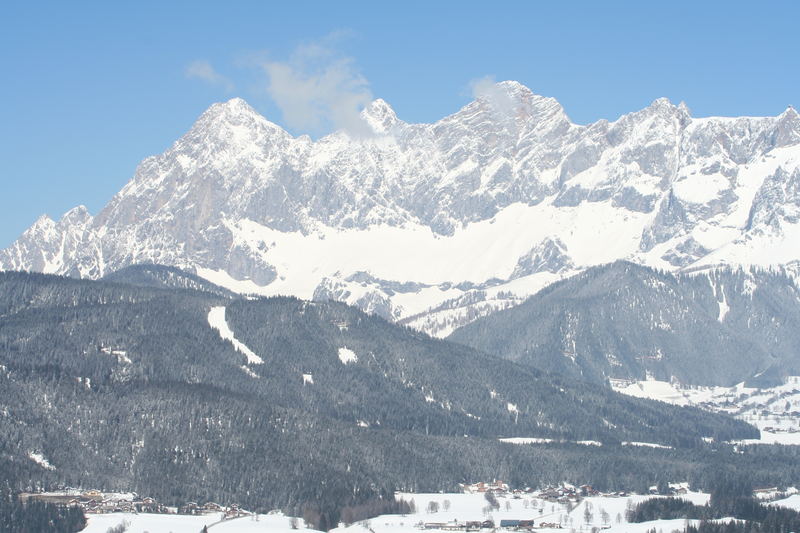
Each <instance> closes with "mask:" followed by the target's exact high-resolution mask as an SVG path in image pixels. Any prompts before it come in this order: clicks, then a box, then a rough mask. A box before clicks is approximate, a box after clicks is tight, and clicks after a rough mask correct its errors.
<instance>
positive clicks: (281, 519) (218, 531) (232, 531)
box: [82, 513, 316, 533]
mask: <svg viewBox="0 0 800 533" xmlns="http://www.w3.org/2000/svg"><path fill="white" fill-rule="evenodd" d="M88 518H89V521H88V522H89V523H88V525H87V526H86V528H85V529H84V530H83V532H82V533H106V532H107V531H108V529H109V528H112V527H116V526H117V525H119V524H121V523H123V522H127V523H128V529H127V530H126V533H168V532H171V533H200V531H201V530H202V529H203V527H204V526H208V531H209V532H210V533H266V532H270V533H297V532H301V531H316V530H312V529H309V528H306V527H305V524H304V522H303V520H302V519H298V522H299V529H292V526H291V518H290V517H288V516H284V515H282V514H278V515H272V514H270V515H255V516H243V517H241V518H232V519H229V520H226V521H220V515H219V514H211V515H205V516H188V515H167V514H147V513H141V514H133V513H110V514H96V515H88Z"/></svg>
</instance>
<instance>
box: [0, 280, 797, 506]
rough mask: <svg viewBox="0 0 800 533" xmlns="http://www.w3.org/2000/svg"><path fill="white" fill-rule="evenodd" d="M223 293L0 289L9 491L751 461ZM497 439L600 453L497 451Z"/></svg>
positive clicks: (582, 397) (692, 417)
mask: <svg viewBox="0 0 800 533" xmlns="http://www.w3.org/2000/svg"><path fill="white" fill-rule="evenodd" d="M144 270H146V271H152V267H145V268H144ZM169 272H170V275H169V276H167V277H168V278H169V280H171V281H170V283H172V284H173V286H179V287H182V286H185V285H186V281H185V280H182V279H181V276H180V273H179V272H177V271H174V270H170V271H169ZM128 274H131V272H129V273H128ZM140 274H141V273H137V274H136V275H133V276H130V277H131V278H132V279H135V280H136V279H139V278H140ZM124 278H125V276H120V277H118V279H124ZM186 279H190V278H186ZM206 289H210V288H209V287H206ZM223 292H224V291H216V290H206V291H198V290H193V289H180V288H152V287H143V286H140V284H138V283H137V284H136V285H129V284H123V283H113V282H108V281H80V280H75V279H68V278H61V277H56V276H49V275H42V274H27V273H14V272H6V273H0V365H2V366H1V367H0V463H1V464H0V470H2V471H3V472H4V476H6V477H7V480H8V482H9V483H10V484H11V485H12V486H14V487H17V488H21V489H26V488H35V487H37V486H38V487H45V486H47V487H53V486H58V485H70V486H82V487H100V488H104V489H121V490H135V491H137V492H139V493H141V494H151V495H154V496H157V497H159V498H160V499H162V500H163V501H165V502H170V501H171V502H176V501H180V500H187V499H191V500H204V499H213V500H216V501H226V502H233V501H238V502H239V503H244V504H247V505H250V506H252V507H258V506H265V507H269V506H278V505H291V504H293V503H300V502H307V501H316V502H336V503H337V504H344V503H349V502H351V501H354V500H359V499H365V498H367V497H370V496H374V495H375V494H377V493H381V492H383V493H387V492H388V491H391V490H393V489H419V490H439V489H452V488H455V484H456V483H457V482H459V481H469V480H477V479H488V478H491V477H503V478H504V479H510V480H513V481H515V482H516V483H519V484H537V483H538V482H545V481H552V482H557V481H562V480H564V479H574V480H575V481H580V480H588V481H592V482H595V483H596V484H597V485H598V486H603V485H610V484H625V483H630V482H631V481H632V480H639V481H644V480H646V479H649V477H648V476H653V477H655V476H656V475H657V473H656V471H657V470H661V471H671V472H674V473H675V474H676V475H678V476H680V475H684V476H688V474H689V473H690V472H692V471H693V470H696V469H697V468H700V466H699V465H700V464H704V465H706V466H702V468H706V467H707V465H713V464H715V462H718V461H723V462H725V461H729V460H730V461H733V460H741V461H746V458H742V456H738V455H732V454H728V453H723V452H719V453H714V454H712V453H711V452H709V451H707V450H706V449H705V448H703V445H702V443H701V437H706V436H711V437H714V438H715V439H717V440H718V441H721V440H725V439H732V438H749V437H754V436H756V431H755V429H754V428H752V427H751V426H748V425H746V424H745V423H743V422H740V421H736V420H733V419H731V418H728V417H725V416H721V415H716V414H711V413H705V412H701V411H699V410H694V409H689V408H678V407H671V406H665V405H662V404H657V403H655V402H649V401H646V400H638V399H633V398H626V397H624V396H621V395H618V394H616V393H613V392H611V391H609V390H607V389H605V388H604V387H601V386H596V385H591V384H584V383H580V382H574V381H572V380H568V379H562V378H558V377H555V376H551V375H547V374H544V373H542V372H541V371H538V370H534V369H531V368H529V367H526V366H523V365H518V364H516V363H513V362H509V361H505V360H502V359H497V358H494V357H491V356H489V355H486V354H484V353H481V352H478V351H475V350H473V349H471V348H467V347H464V346H461V345H458V344H454V343H450V342H447V341H441V340H435V339H431V338H430V337H427V336H426V335H423V334H420V333H416V332H413V331H411V330H409V329H406V328H403V327H400V326H396V325H393V324H390V323H389V322H387V321H385V320H383V319H382V318H379V317H376V316H370V315H366V314H364V313H363V312H361V311H359V310H357V309H355V308H352V307H348V306H346V305H344V304H341V303H312V302H305V301H301V300H298V299H294V298H270V299H255V300H250V299H241V298H232V297H227V296H222V295H221V294H223ZM212 325H214V326H215V327H212ZM222 335H225V336H227V337H228V338H229V339H232V340H233V342H231V341H230V340H225V339H223V336H222ZM235 345H236V346H238V348H237V347H235ZM509 436H537V437H549V438H556V439H566V440H569V441H575V440H582V439H593V440H598V441H602V442H604V443H605V446H603V447H602V448H595V447H587V446H579V445H574V444H573V445H562V446H561V447H548V446H542V447H531V446H526V447H519V446H511V445H508V444H504V443H500V442H498V441H497V438H498V437H509ZM620 440H632V441H648V442H659V443H662V444H668V445H672V446H675V447H676V449H675V450H670V451H663V452H656V451H652V450H648V451H639V450H636V451H631V450H630V449H629V448H625V449H622V448H621V447H619V446H617V445H615V443H617V444H618V443H619V441H620ZM590 448H591V449H590ZM654 454H655V455H654ZM659 454H662V455H659ZM590 457H594V458H595V459H589V458H590ZM612 469H613V472H614V475H613V476H612V475H611V472H612ZM676 469H677V471H676ZM781 469H782V470H785V471H786V472H791V468H788V469H784V468H783V467H782V468H781ZM760 472H761V473H760V474H759V475H762V476H770V475H773V474H775V472H776V470H771V469H769V468H761V470H760ZM31 485H33V487H32V486H31Z"/></svg>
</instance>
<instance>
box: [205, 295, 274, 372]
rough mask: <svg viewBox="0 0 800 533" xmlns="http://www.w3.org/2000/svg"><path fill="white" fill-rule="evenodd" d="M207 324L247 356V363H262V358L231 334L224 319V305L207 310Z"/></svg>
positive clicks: (231, 331)
mask: <svg viewBox="0 0 800 533" xmlns="http://www.w3.org/2000/svg"><path fill="white" fill-rule="evenodd" d="M208 325H209V326H211V327H212V328H213V329H216V330H217V331H218V332H219V336H220V337H222V338H223V339H224V340H226V341H229V342H230V343H231V344H233V347H234V348H236V349H237V350H238V351H239V352H240V353H242V354H244V356H245V357H247V363H248V364H250V365H263V364H264V360H263V359H261V358H260V357H259V356H257V355H256V354H255V352H254V351H253V350H251V349H250V348H248V347H247V345H245V344H244V343H243V342H241V341H239V340H238V339H237V338H236V337H235V336H234V334H233V330H231V328H230V326H229V325H228V322H227V321H226V320H225V307H223V306H219V307H212V308H211V311H209V312H208Z"/></svg>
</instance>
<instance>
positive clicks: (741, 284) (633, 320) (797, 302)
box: [449, 261, 800, 386]
mask: <svg viewBox="0 0 800 533" xmlns="http://www.w3.org/2000/svg"><path fill="white" fill-rule="evenodd" d="M798 332H800V289H798V287H797V285H796V283H795V282H794V280H793V279H792V278H790V277H789V276H788V275H786V274H785V273H783V272H780V271H778V272H770V271H759V270H742V269H734V270H731V269H720V270H711V271H704V272H698V273H694V274H681V275H673V274H669V273H665V272H659V271H656V270H653V269H651V268H648V267H644V266H641V265H635V264H633V263H628V262H622V261H621V262H616V263H612V264H609V265H604V266H600V267H595V268H591V269H589V270H587V271H586V272H584V273H582V274H579V275H577V276H575V277H573V278H569V279H567V280H564V281H561V282H559V283H556V284H553V285H551V286H550V287H547V288H546V289H544V290H542V291H541V292H539V293H538V294H536V295H534V296H532V297H531V298H529V299H528V300H526V301H525V302H524V303H522V304H521V305H519V306H517V307H515V308H511V309H508V310H505V311H500V312H497V313H494V314H492V315H489V316H487V317H484V318H481V319H479V320H477V321H475V322H473V323H472V324H469V325H467V326H465V327H463V328H461V329H458V330H456V331H455V332H454V333H453V334H452V335H451V336H450V337H449V339H450V340H452V341H455V342H460V343H463V344H465V345H469V346H472V347H474V348H476V349H479V350H484V351H486V352H489V353H493V354H496V355H498V356H500V357H504V358H506V359H509V360H512V361H516V362H518V363H522V364H525V365H528V366H531V367H535V368H539V369H544V370H547V371H550V372H558V373H561V374H564V375H569V376H573V377H576V378H578V379H584V380H591V381H595V382H606V381H607V380H608V378H622V379H635V380H642V379H645V378H646V377H647V376H653V377H655V378H656V379H661V380H664V381H670V380H673V379H677V380H678V381H680V382H681V383H684V384H692V385H724V386H731V385H734V384H736V383H739V382H742V381H751V380H754V379H756V378H758V379H759V383H762V384H776V383H778V382H779V378H781V377H783V376H786V375H797V374H798V373H799V372H800V356H798V354H800V333H798Z"/></svg>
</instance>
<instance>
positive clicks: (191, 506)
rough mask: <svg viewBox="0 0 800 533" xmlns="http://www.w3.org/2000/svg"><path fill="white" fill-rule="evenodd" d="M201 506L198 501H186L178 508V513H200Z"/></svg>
mask: <svg viewBox="0 0 800 533" xmlns="http://www.w3.org/2000/svg"><path fill="white" fill-rule="evenodd" d="M199 510H200V508H199V507H198V505H197V502H186V503H185V504H184V505H182V506H181V507H180V508H178V514H190V515H194V514H199V512H198V511H199Z"/></svg>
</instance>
